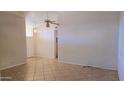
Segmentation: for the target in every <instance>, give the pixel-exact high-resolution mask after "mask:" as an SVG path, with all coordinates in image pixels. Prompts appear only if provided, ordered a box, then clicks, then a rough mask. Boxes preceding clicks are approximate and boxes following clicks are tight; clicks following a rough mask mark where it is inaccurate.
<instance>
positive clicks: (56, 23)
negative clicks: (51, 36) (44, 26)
mask: <svg viewBox="0 0 124 93" xmlns="http://www.w3.org/2000/svg"><path fill="white" fill-rule="evenodd" d="M51 24H54V25H59V23H54V22H51Z"/></svg>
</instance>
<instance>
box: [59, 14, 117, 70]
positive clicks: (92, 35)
mask: <svg viewBox="0 0 124 93" xmlns="http://www.w3.org/2000/svg"><path fill="white" fill-rule="evenodd" d="M59 23H60V24H61V25H60V27H59V31H58V35H59V36H58V37H59V61H60V62H65V63H72V64H81V65H89V66H95V67H100V68H105V69H117V50H118V32H119V31H118V30H119V12H59Z"/></svg>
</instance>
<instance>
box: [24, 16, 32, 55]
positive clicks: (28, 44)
mask: <svg viewBox="0 0 124 93" xmlns="http://www.w3.org/2000/svg"><path fill="white" fill-rule="evenodd" d="M25 22H26V47H27V57H32V56H34V40H33V24H32V22H30V20H28V19H27V18H26V20H25Z"/></svg>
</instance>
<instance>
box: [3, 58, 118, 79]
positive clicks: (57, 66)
mask: <svg viewBox="0 0 124 93" xmlns="http://www.w3.org/2000/svg"><path fill="white" fill-rule="evenodd" d="M1 72H2V77H6V78H8V79H2V80H3V81H4V80H10V81H11V80H15V81H17V80H20V81H22V80H29V81H30V80H31V81H32V80H34V81H43V80H46V81H50V80H51V81H55V80H56V81H58V80H59V81H62V80H64V81H67V80H69V81H75V80H77V81H84V80H87V81H90V80H92V81H111V80H112V81H113V80H114V81H118V75H117V71H114V70H106V69H100V68H95V67H81V66H79V65H72V64H65V63H59V62H57V61H56V60H53V59H45V58H29V59H28V60H27V63H26V64H23V65H20V66H16V67H13V68H10V69H6V70H3V71H1Z"/></svg>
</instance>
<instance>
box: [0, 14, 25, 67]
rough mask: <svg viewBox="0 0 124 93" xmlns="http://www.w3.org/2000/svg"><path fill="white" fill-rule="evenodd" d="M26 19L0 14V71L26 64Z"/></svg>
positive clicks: (14, 15)
mask: <svg viewBox="0 0 124 93" xmlns="http://www.w3.org/2000/svg"><path fill="white" fill-rule="evenodd" d="M25 32H26V31H25V18H24V17H21V16H19V15H16V14H13V13H11V12H0V69H4V68H8V67H11V66H15V65H19V64H23V63H25V62H26V34H25Z"/></svg>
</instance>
